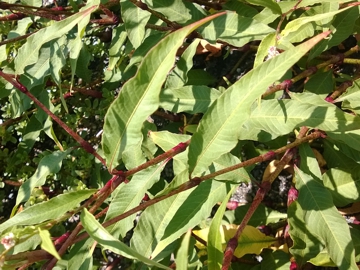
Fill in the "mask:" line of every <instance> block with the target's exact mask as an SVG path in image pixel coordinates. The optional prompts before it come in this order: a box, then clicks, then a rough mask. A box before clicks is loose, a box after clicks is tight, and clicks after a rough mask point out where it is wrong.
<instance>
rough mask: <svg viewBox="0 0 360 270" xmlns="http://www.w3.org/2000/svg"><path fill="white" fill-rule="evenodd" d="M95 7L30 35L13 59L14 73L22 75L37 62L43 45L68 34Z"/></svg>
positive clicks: (94, 7)
mask: <svg viewBox="0 0 360 270" xmlns="http://www.w3.org/2000/svg"><path fill="white" fill-rule="evenodd" d="M96 8H97V6H92V7H89V8H88V9H86V10H83V11H81V12H78V13H77V14H75V15H73V16H70V17H68V18H66V19H64V20H61V21H58V22H55V23H53V24H52V25H50V26H49V27H46V28H43V29H41V30H39V31H38V32H36V33H35V34H33V35H31V36H30V37H29V38H28V39H27V42H26V43H25V44H24V45H23V46H22V47H21V48H20V49H19V52H18V55H17V57H16V58H15V71H16V73H17V74H22V73H24V69H25V67H26V66H29V65H31V64H34V63H36V62H37V61H38V54H39V50H40V48H41V47H42V45H43V44H45V43H46V42H48V41H50V40H53V39H55V38H59V37H61V36H62V35H64V34H66V33H67V32H69V31H70V30H71V29H72V28H73V27H74V26H75V25H76V24H78V23H79V22H81V21H82V20H83V19H84V18H85V17H87V16H89V15H90V14H91V12H93V11H94V10H95V9H96Z"/></svg>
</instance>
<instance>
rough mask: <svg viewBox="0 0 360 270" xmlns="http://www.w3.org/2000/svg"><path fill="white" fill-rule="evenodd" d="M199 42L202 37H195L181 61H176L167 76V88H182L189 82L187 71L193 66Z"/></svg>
mask: <svg viewBox="0 0 360 270" xmlns="http://www.w3.org/2000/svg"><path fill="white" fill-rule="evenodd" d="M199 42H200V39H198V38H197V39H195V40H194V41H193V42H191V44H190V45H189V46H188V47H187V48H186V50H185V51H184V52H183V54H182V55H181V57H180V59H179V61H177V63H176V67H175V68H174V69H173V70H172V71H171V72H170V74H169V76H168V77H167V80H166V83H165V87H166V88H180V87H182V86H184V85H185V84H186V83H187V81H188V78H187V73H188V72H189V70H190V69H191V68H192V66H193V57H194V55H195V53H196V48H197V47H198V45H199Z"/></svg>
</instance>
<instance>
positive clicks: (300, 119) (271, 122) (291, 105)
mask: <svg viewBox="0 0 360 270" xmlns="http://www.w3.org/2000/svg"><path fill="white" fill-rule="evenodd" d="M330 105H331V104H330ZM247 124H248V128H258V129H261V130H264V131H267V132H270V133H271V134H273V135H275V134H277V135H283V134H287V133H289V132H291V131H292V130H293V129H294V128H296V127H299V126H308V127H312V128H319V129H321V130H324V131H332V132H345V131H350V130H356V129H359V128H360V117H359V116H354V115H351V114H348V113H345V112H343V111H342V110H340V109H338V108H337V107H336V106H335V105H331V106H328V105H326V106H321V104H317V105H314V104H309V103H303V102H300V101H298V100H264V101H263V102H262V103H261V104H260V105H259V106H258V107H257V108H256V109H255V110H254V111H253V112H252V113H251V116H250V119H249V121H248V123H247Z"/></svg>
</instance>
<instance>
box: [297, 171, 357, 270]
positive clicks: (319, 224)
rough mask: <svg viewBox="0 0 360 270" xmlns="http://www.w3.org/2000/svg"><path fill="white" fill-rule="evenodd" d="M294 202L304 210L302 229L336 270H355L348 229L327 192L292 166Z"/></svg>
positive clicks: (319, 183) (318, 181)
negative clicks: (314, 238) (320, 244)
mask: <svg viewBox="0 0 360 270" xmlns="http://www.w3.org/2000/svg"><path fill="white" fill-rule="evenodd" d="M295 173H296V188H297V189H298V190H299V197H298V202H299V204H300V205H301V207H302V209H303V210H304V212H305V213H304V221H305V224H306V227H307V228H308V230H309V231H311V232H312V233H313V234H315V235H317V236H318V237H319V238H320V239H321V241H322V242H324V244H325V247H326V248H327V249H328V251H329V255H330V257H331V259H332V260H333V261H334V263H335V264H336V265H337V266H338V267H339V269H344V270H345V269H356V267H357V266H356V262H355V252H354V246H353V243H352V240H351V236H350V231H349V226H348V224H347V223H346V221H345V219H344V218H343V217H342V216H341V215H340V214H339V212H338V211H337V209H336V208H335V206H334V204H333V202H332V197H331V195H330V192H329V191H328V190H327V189H326V188H325V187H324V186H323V185H322V184H321V180H320V179H314V178H313V177H311V176H310V175H308V174H306V173H304V172H302V171H301V170H300V169H298V168H297V167H295Z"/></svg>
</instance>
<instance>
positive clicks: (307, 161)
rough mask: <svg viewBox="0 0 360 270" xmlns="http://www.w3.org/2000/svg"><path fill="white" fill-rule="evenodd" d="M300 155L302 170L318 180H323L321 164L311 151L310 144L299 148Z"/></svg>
mask: <svg viewBox="0 0 360 270" xmlns="http://www.w3.org/2000/svg"><path fill="white" fill-rule="evenodd" d="M299 154H300V160H301V163H300V169H301V170H302V171H303V172H304V173H306V174H308V175H311V176H313V177H314V178H316V179H321V171H320V167H319V163H318V161H317V160H316V158H315V154H314V152H313V151H312V150H311V147H310V146H309V145H308V144H301V145H300V146H299Z"/></svg>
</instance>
